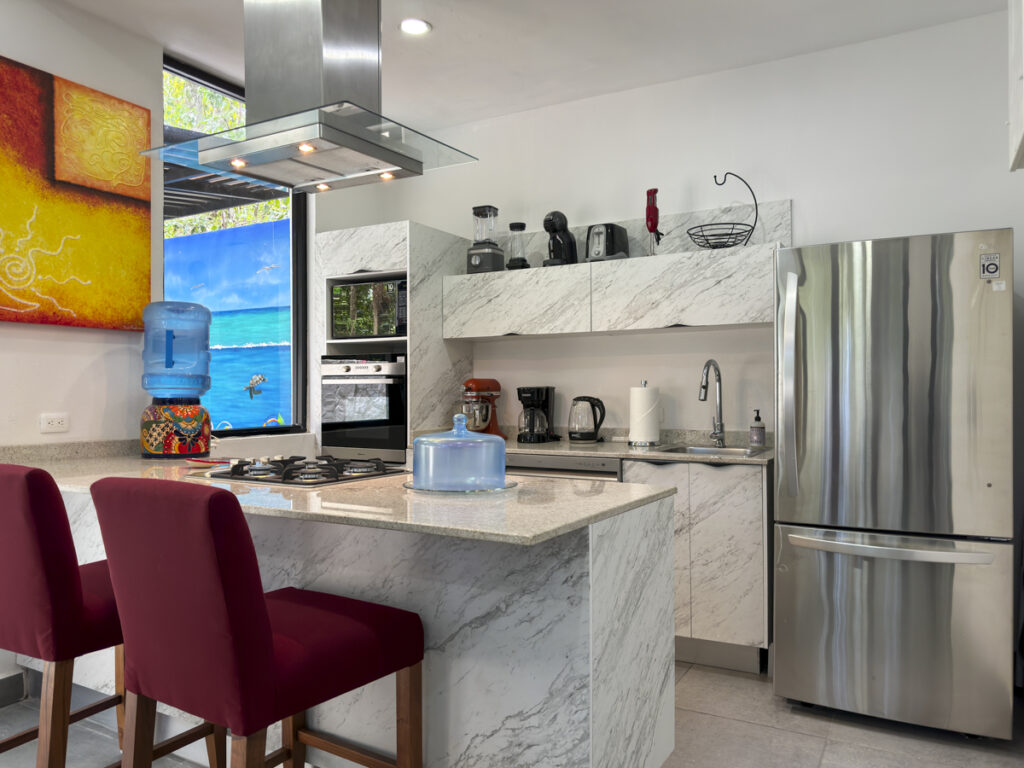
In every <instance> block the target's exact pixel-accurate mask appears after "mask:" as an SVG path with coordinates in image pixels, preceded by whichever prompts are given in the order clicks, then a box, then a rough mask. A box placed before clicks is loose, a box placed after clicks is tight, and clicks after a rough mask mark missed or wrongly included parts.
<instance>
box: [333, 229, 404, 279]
mask: <svg viewBox="0 0 1024 768" xmlns="http://www.w3.org/2000/svg"><path fill="white" fill-rule="evenodd" d="M408 252H409V227H408V222H405V221H393V222H389V223H387V224H375V225H372V226H368V227H353V228H351V229H336V230H333V231H330V232H318V233H317V236H316V251H315V252H314V266H315V268H316V270H317V271H319V273H320V274H321V275H322V276H323V277H325V278H326V277H339V276H341V275H349V274H352V273H353V272H405V271H406V265H407V261H406V258H407V254H408Z"/></svg>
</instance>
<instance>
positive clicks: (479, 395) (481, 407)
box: [462, 379, 506, 440]
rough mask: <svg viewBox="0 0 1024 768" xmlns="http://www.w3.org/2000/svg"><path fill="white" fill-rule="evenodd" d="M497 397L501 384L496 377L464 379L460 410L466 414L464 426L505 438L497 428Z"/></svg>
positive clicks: (474, 430) (499, 395)
mask: <svg viewBox="0 0 1024 768" xmlns="http://www.w3.org/2000/svg"><path fill="white" fill-rule="evenodd" d="M499 397H501V384H499V383H498V381H497V379H466V381H465V382H464V383H463V385H462V412H463V413H464V414H465V416H466V427H467V428H468V429H470V430H471V431H473V432H487V433H488V434H491V435H497V436H498V437H500V438H501V439H502V440H504V439H506V438H505V435H503V434H502V433H501V430H500V429H498V407H497V401H498V398H499Z"/></svg>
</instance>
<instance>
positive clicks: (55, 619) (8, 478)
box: [0, 464, 82, 661]
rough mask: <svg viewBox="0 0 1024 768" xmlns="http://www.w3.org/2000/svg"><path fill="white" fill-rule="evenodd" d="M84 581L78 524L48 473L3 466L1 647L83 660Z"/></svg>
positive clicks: (0, 495)
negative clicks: (75, 535) (79, 652)
mask: <svg viewBox="0 0 1024 768" xmlns="http://www.w3.org/2000/svg"><path fill="white" fill-rule="evenodd" d="M81 618H82V582H81V578H80V577H79V573H78V558H77V556H76V555H75V544H74V542H73V541H72V539H71V526H70V524H69V523H68V515H67V512H66V511H65V509H64V501H63V499H61V496H60V491H59V490H57V484H56V483H55V482H54V481H53V478H52V477H50V475H49V473H48V472H45V471H44V470H42V469H33V468H32V467H21V466H17V465H13V464H0V648H3V649H4V650H8V651H14V652H15V653H23V654H25V655H27V656H33V657H35V658H38V659H44V660H46V661H63V660H65V659H71V658H74V657H75V655H76V654H75V648H76V646H77V641H76V632H77V630H78V628H79V626H80V623H81Z"/></svg>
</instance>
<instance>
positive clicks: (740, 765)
mask: <svg viewBox="0 0 1024 768" xmlns="http://www.w3.org/2000/svg"><path fill="white" fill-rule="evenodd" d="M38 706H39V702H38V700H37V699H28V700H26V701H22V702H18V703H17V704H12V705H10V706H8V707H4V708H2V709H0V739H2V738H4V737H5V736H8V735H10V734H12V733H16V732H18V731H21V730H23V729H24V728H28V727H30V726H31V725H34V724H35V722H36V719H37V718H38ZM1016 714H1017V728H1016V738H1015V739H1014V740H1013V741H1012V742H1003V741H995V740H991V739H973V740H972V739H967V738H965V737H963V736H960V735H958V734H954V733H947V732H945V731H936V730H933V729H930V728H919V727H916V726H911V725H902V724H899V723H890V722H886V721H883V720H876V719H874V718H870V717H862V716H860V715H851V714H848V713H844V712H837V711H834V710H827V709H820V708H817V707H813V708H805V707H803V706H801V705H798V704H791V703H789V702H788V701H785V700H784V699H777V698H775V697H774V696H773V695H772V687H771V683H770V682H769V681H768V679H767V678H765V677H763V676H759V675H751V674H746V673H742V672H729V671H726V670H722V669H714V668H711V667H699V666H690V665H688V664H678V665H676V750H675V752H674V753H673V754H672V756H671V757H670V758H669V759H668V762H666V763H665V767H664V768H684V767H686V768H691V767H692V768H952V767H954V766H963V767H964V768H966V767H967V766H970V768H1022V766H1024V699H1022V698H1018V699H1017V712H1016ZM71 728H72V730H71V736H70V748H69V755H68V762H67V768H96V767H97V766H103V765H107V764H109V763H111V762H113V761H114V760H116V759H117V757H118V752H117V747H116V741H115V737H114V734H113V733H112V732H111V731H110V730H108V729H106V728H104V727H103V726H101V725H98V724H96V723H93V722H91V721H89V720H86V721H83V722H81V723H76V724H75V725H73V726H72V727H71ZM34 765H35V745H34V744H26V745H24V746H22V747H19V748H18V749H16V750H12V751H11V752H7V753H6V754H3V755H0V768H32V767H33V766H34ZM157 765H158V766H161V768H195V763H190V762H188V761H186V760H181V759H179V758H176V757H174V756H170V757H167V758H164V760H162V761H160V762H159V763H157ZM552 768H554V767H552Z"/></svg>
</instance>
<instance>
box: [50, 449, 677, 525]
mask: <svg viewBox="0 0 1024 768" xmlns="http://www.w3.org/2000/svg"><path fill="white" fill-rule="evenodd" d="M38 466H41V467H42V468H43V469H46V470H47V471H48V472H50V474H52V475H53V477H54V479H55V480H56V481H57V485H58V487H59V488H60V489H61V490H62V491H65V492H85V493H88V491H89V486H90V485H92V483H93V482H95V481H96V480H99V479H100V478H102V477H151V478H159V479H165V480H182V481H185V482H200V483H208V484H211V485H215V486H217V487H220V488H225V489H227V490H229V491H231V492H232V493H234V494H235V495H236V496H238V500H239V502H241V504H242V509H243V510H244V511H245V512H246V513H248V514H251V515H266V516H272V517H287V518H294V519H297V520H315V521H319V522H327V523H340V524H344V525H358V526H365V527H370V528H388V529H391V530H397V531H415V532H418V533H430V534H436V535H439V536H452V537H456V538H463V539H477V540H482V541H495V542H503V543H509V544H521V545H531V544H538V543H540V542H542V541H547V540H548V539H552V538H554V537H556V536H560V535H562V534H564V533H568V532H570V531H574V530H577V529H579V528H583V527H585V526H588V525H590V524H592V523H596V522H597V521H599V520H603V519H605V518H608V517H612V516H614V515H617V514H620V513H622V512H626V511H628V510H630V509H635V508H636V507H640V506H642V505H644V504H648V503H650V502H652V501H656V500H658V499H663V498H666V497H668V496H671V495H672V494H673V493H675V492H676V490H675V488H673V487H659V486H650V485H638V484H635V483H616V482H609V481H606V480H590V479H588V480H578V479H563V478H552V477H536V476H527V475H514V474H512V475H510V480H513V481H515V482H516V483H517V485H516V487H514V488H510V489H507V490H504V491H496V492H493V493H474V494H437V493H429V492H426V491H413V490H409V489H407V488H405V487H403V485H402V484H403V483H405V482H411V480H412V475H411V474H399V475H391V476H388V477H382V478H375V479H370V480H359V481H357V482H350V483H343V484H339V485H333V486H331V485H328V486H320V487H318V488H296V487H285V486H276V485H270V484H265V483H246V482H232V481H228V480H220V479H217V480H211V479H208V478H206V477H205V472H206V470H202V469H200V470H197V469H195V468H193V467H190V466H189V465H187V464H186V463H185V462H184V461H175V460H166V461H164V460H159V461H154V460H148V461H147V460H144V459H139V458H129V457H120V458H119V457H110V458H102V459H79V460H59V461H50V462H45V463H40V464H38Z"/></svg>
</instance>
